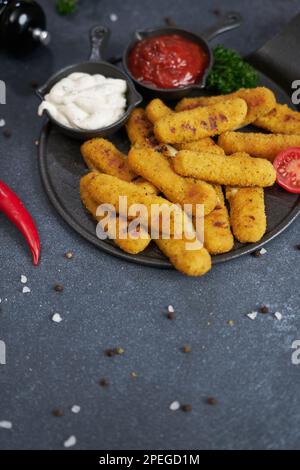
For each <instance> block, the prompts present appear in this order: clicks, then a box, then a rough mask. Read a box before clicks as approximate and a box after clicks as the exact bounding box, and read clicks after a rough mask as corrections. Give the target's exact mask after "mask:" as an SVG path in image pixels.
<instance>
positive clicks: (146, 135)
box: [126, 108, 158, 147]
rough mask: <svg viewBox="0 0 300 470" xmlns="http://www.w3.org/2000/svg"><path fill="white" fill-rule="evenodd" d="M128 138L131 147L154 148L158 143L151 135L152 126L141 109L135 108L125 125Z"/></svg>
mask: <svg viewBox="0 0 300 470" xmlns="http://www.w3.org/2000/svg"><path fill="white" fill-rule="evenodd" d="M126 130H127V134H128V138H129V140H130V142H131V143H132V145H135V144H138V145H144V146H146V147H155V146H156V145H158V142H157V140H156V138H155V137H154V134H153V125H152V123H151V122H150V121H149V119H148V118H147V116H146V112H145V110H144V109H143V108H135V109H134V110H133V111H132V113H131V114H130V116H129V119H128V121H127V124H126Z"/></svg>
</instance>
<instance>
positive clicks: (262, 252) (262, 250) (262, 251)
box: [259, 248, 267, 255]
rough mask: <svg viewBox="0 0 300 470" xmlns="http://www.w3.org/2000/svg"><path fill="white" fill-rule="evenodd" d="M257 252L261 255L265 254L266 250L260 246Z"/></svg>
mask: <svg viewBox="0 0 300 470" xmlns="http://www.w3.org/2000/svg"><path fill="white" fill-rule="evenodd" d="M259 252H260V254H261V255H265V254H266V253H267V250H266V249H265V248H262V249H261V250H260V251H259Z"/></svg>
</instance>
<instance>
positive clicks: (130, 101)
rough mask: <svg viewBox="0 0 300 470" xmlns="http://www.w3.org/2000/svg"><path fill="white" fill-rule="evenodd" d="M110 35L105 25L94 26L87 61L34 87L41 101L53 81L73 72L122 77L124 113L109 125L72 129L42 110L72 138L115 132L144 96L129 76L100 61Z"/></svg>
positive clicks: (53, 83)
mask: <svg viewBox="0 0 300 470" xmlns="http://www.w3.org/2000/svg"><path fill="white" fill-rule="evenodd" d="M109 35H110V31H109V29H107V28H104V27H102V26H96V27H94V28H92V30H91V32H90V39H91V54H90V58H89V61H87V62H82V63H81V64H77V65H70V66H68V67H65V68H64V69H62V70H60V71H59V72H57V73H56V74H54V75H53V76H52V77H51V78H49V80H48V81H47V82H46V83H45V84H44V85H43V86H42V87H40V88H39V89H38V90H36V94H37V95H38V97H39V98H40V99H41V101H43V100H44V97H45V95H46V94H47V93H49V91H50V90H51V88H52V87H53V86H54V85H55V83H57V82H59V81H60V80H62V79H63V78H65V77H67V76H68V75H70V74H71V73H74V72H80V73H89V74H91V75H95V74H101V75H104V76H105V77H108V78H121V79H122V80H125V81H126V82H127V93H126V100H127V108H126V112H125V114H124V115H123V116H122V117H121V118H120V119H119V120H118V121H116V122H115V123H113V124H111V125H110V126H107V127H103V128H101V129H95V130H82V129H72V128H70V127H67V126H64V125H63V124H60V123H59V122H57V121H56V119H54V118H53V117H52V116H51V114H50V113H49V112H48V111H47V110H46V111H45V112H46V115H47V116H48V118H49V120H50V121H51V122H53V123H54V124H55V125H56V126H58V127H59V128H60V130H61V131H62V132H63V133H64V134H66V135H67V136H69V137H72V138H74V139H78V140H87V139H92V138H93V137H107V136H108V135H111V134H114V133H115V132H117V131H118V130H119V129H120V128H121V127H122V126H123V125H124V124H125V122H126V121H127V119H128V118H129V115H130V113H131V112H132V110H133V109H134V108H135V107H136V106H138V105H139V104H140V103H141V102H142V99H143V98H142V97H141V95H140V94H139V93H138V92H137V91H136V89H135V86H134V84H133V82H132V80H131V79H130V78H129V77H128V75H127V74H126V73H125V72H123V70H121V69H120V68H119V67H116V66H115V65H112V64H110V63H108V62H105V61H103V60H102V51H103V49H104V47H105V45H106V42H107V40H108V38H109Z"/></svg>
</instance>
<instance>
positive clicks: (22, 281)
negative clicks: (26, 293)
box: [21, 274, 27, 284]
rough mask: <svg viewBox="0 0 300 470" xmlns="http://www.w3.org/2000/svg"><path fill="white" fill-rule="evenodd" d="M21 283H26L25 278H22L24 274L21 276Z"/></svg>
mask: <svg viewBox="0 0 300 470" xmlns="http://www.w3.org/2000/svg"><path fill="white" fill-rule="evenodd" d="M21 283H22V284H26V283H27V277H26V276H24V274H22V275H21Z"/></svg>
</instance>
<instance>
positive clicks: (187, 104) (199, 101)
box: [176, 87, 276, 127]
mask: <svg viewBox="0 0 300 470" xmlns="http://www.w3.org/2000/svg"><path fill="white" fill-rule="evenodd" d="M232 98H242V99H243V100H245V101H246V103H247V106H248V112H247V116H246V118H245V119H244V121H243V123H242V125H241V127H242V126H247V125H248V124H251V123H252V122H254V121H255V120H256V119H257V118H259V117H260V116H264V115H266V114H267V113H269V112H270V111H271V110H272V109H273V108H274V107H275V104H276V98H275V95H274V93H273V92H272V91H271V90H269V88H265V87H257V88H241V89H240V90H238V91H235V92H234V93H229V94H228V95H219V96H200V97H198V98H183V99H182V100H181V101H179V103H178V104H177V106H176V111H184V110H187V109H194V108H197V107H199V106H208V105H212V104H216V103H221V102H224V101H226V100H228V99H232Z"/></svg>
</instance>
